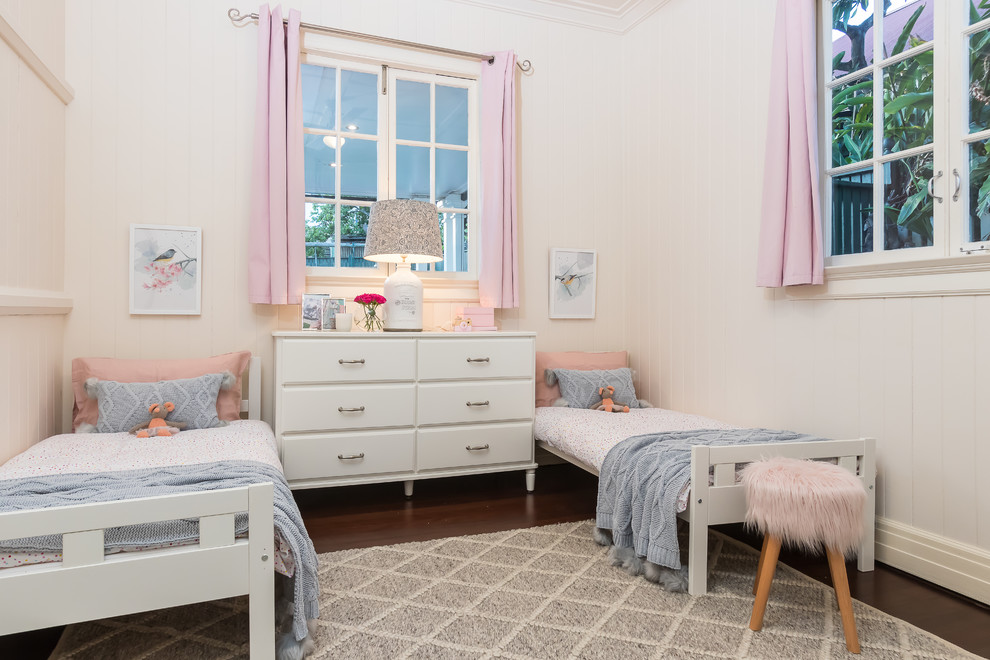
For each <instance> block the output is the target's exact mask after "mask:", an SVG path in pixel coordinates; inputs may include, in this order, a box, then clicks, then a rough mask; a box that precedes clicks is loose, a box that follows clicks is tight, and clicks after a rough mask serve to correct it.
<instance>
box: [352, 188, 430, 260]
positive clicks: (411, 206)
mask: <svg viewBox="0 0 990 660" xmlns="http://www.w3.org/2000/svg"><path fill="white" fill-rule="evenodd" d="M364 258H365V259H367V260H368V261H385V262H390V263H407V264H426V263H431V262H434V261H442V260H443V244H442V243H441V239H440V218H439V216H438V214H437V207H436V206H434V205H433V204H430V203H429V202H419V201H416V200H413V199H384V200H382V201H380V202H375V203H374V205H372V207H371V218H370V219H369V220H368V237H367V240H366V241H365V246H364Z"/></svg>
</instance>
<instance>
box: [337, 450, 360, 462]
mask: <svg viewBox="0 0 990 660" xmlns="http://www.w3.org/2000/svg"><path fill="white" fill-rule="evenodd" d="M337 458H339V459H340V460H342V461H356V460H360V459H362V458H364V452H361V453H360V454H346V455H345V454H337Z"/></svg>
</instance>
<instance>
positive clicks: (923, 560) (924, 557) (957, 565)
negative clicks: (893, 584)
mask: <svg viewBox="0 0 990 660" xmlns="http://www.w3.org/2000/svg"><path fill="white" fill-rule="evenodd" d="M876 539H877V541H876V558H877V561H880V562H883V563H884V564H888V565H890V566H893V567H894V568H899V569H901V570H902V571H906V572H908V573H911V574H912V575H917V576H918V577H920V578H923V579H925V580H928V581H930V582H934V583H935V584H938V585H941V586H943V587H945V588H947V589H951V590H952V591H956V592H958V593H961V594H963V595H964V596H968V597H970V598H973V599H974V600H978V601H980V602H982V603H987V604H990V551H987V550H984V549H982V548H977V547H976V546H972V545H968V544H966V543H960V542H958V541H954V540H952V539H949V538H946V537H944V536H940V535H938V534H932V533H930V532H926V531H924V530H921V529H918V528H917V527H912V526H910V525H905V524H904V523H899V522H896V521H894V520H891V519H889V518H883V517H877V537H876Z"/></svg>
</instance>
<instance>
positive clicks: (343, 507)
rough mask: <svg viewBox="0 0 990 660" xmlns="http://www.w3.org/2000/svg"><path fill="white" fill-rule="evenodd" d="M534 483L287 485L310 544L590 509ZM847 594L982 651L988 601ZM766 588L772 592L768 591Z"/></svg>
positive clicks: (866, 586)
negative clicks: (405, 491)
mask: <svg viewBox="0 0 990 660" xmlns="http://www.w3.org/2000/svg"><path fill="white" fill-rule="evenodd" d="M536 488H537V491H536V493H534V494H526V492H525V489H524V487H523V475H522V473H504V474H494V475H484V476H475V477H460V478H455V479H439V480H433V481H420V482H417V484H416V493H415V495H414V497H413V498H412V499H411V500H406V499H404V498H403V496H402V484H401V483H394V484H379V485H373V486H353V487H348V488H333V489H321V490H307V491H296V493H295V495H296V500H297V502H298V503H299V508H300V510H301V511H302V514H303V518H304V519H305V521H306V527H307V529H308V531H309V534H310V537H311V538H312V539H313V543H314V545H315V546H316V550H317V552H330V551H333V550H343V549H347V548H358V547H368V546H373V545H382V544H390V543H402V542H406V541H422V540H427V539H433V538H443V537H445V536H461V535H465V534H477V533H482V532H491V531H498V530H504V529H515V528H518V527H530V526H535V525H548V524H551V523H557V522H569V521H575V520H585V519H588V518H591V517H593V515H594V510H595V495H596V492H597V479H596V478H595V477H593V476H592V475H589V474H587V473H585V472H583V471H582V470H579V469H578V468H575V467H573V466H571V465H552V466H544V467H541V468H540V470H539V471H538V472H537V484H536ZM719 529H720V530H721V531H723V532H725V533H727V534H729V535H730V536H733V537H734V538H738V539H740V540H742V541H744V542H746V543H749V544H750V545H752V546H754V547H757V548H758V547H759V543H760V539H759V538H757V537H754V536H752V535H749V534H747V533H746V532H745V530H743V529H742V527H741V526H738V525H728V526H724V527H721V528H719ZM781 560H782V561H784V562H785V563H787V564H789V565H790V566H793V567H794V568H797V569H798V570H800V571H802V572H804V573H806V574H807V575H809V576H811V577H813V578H815V579H817V580H820V581H821V582H824V583H826V584H830V582H829V576H828V567H827V565H826V562H825V561H824V559H822V558H814V557H806V556H803V555H801V554H800V553H796V552H793V551H786V550H785V551H784V552H783V553H782V555H781ZM849 579H850V589H851V591H852V595H853V597H854V598H857V599H859V600H861V601H863V602H865V603H868V604H870V605H872V606H873V607H876V608H877V609H880V610H882V611H884V612H887V613H889V614H891V615H893V616H896V617H899V618H901V619H904V620H905V621H908V622H910V623H912V624H914V625H916V626H918V627H919V628H922V629H924V630H927V631H929V632H931V633H933V634H935V635H938V636H939V637H942V638H944V639H947V640H949V641H950V642H952V643H954V644H957V645H959V646H961V647H963V648H965V649H967V650H969V651H972V652H974V653H977V654H979V655H982V656H984V657H990V632H988V631H990V608H987V607H986V606H984V605H982V604H979V603H976V602H974V601H971V600H969V599H966V598H963V597H961V596H958V595H956V594H953V593H951V592H948V591H946V590H944V589H941V588H939V587H937V586H935V585H932V584H930V583H928V582H925V581H923V580H919V579H917V578H915V577H912V576H910V575H907V574H905V573H902V572H900V571H898V570H895V569H892V568H889V567H887V566H884V565H882V564H878V565H877V569H876V570H875V571H873V572H872V573H859V572H858V571H856V570H855V569H854V568H853V567H850V571H849ZM771 597H772V596H771ZM57 639H58V630H57V629H56V630H52V631H40V632H37V633H26V634H25V635H12V636H8V637H0V658H18V659H19V660H21V659H23V660H33V659H35V658H37V659H38V660H43V659H44V658H47V657H48V654H49V653H50V650H51V648H52V647H54V644H55V641H57Z"/></svg>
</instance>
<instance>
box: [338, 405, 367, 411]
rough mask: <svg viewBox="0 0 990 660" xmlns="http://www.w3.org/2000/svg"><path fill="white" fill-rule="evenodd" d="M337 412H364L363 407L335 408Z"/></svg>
mask: <svg viewBox="0 0 990 660" xmlns="http://www.w3.org/2000/svg"><path fill="white" fill-rule="evenodd" d="M337 412H342V413H345V412H364V406H358V407H357V408H342V407H340V406H337Z"/></svg>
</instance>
